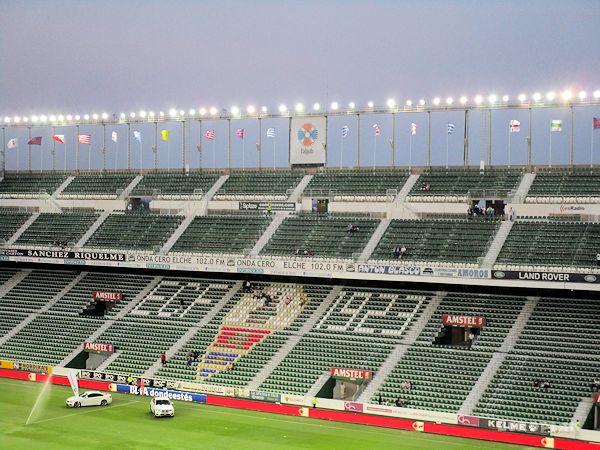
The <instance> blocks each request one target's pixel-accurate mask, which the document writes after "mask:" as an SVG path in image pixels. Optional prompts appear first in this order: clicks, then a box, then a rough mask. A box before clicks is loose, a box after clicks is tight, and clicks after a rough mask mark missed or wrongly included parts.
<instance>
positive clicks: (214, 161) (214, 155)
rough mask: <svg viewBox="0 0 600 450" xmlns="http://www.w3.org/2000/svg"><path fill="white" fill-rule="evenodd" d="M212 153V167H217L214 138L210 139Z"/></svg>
mask: <svg viewBox="0 0 600 450" xmlns="http://www.w3.org/2000/svg"><path fill="white" fill-rule="evenodd" d="M212 154H213V169H216V168H217V156H216V153H215V139H214V138H213V140H212Z"/></svg>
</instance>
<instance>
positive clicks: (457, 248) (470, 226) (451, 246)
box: [371, 218, 500, 264]
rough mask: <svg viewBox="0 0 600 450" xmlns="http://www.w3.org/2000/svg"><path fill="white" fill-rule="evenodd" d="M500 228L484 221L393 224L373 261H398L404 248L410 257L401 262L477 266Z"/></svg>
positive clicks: (418, 221) (378, 246) (414, 221)
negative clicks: (397, 256) (459, 263)
mask: <svg viewBox="0 0 600 450" xmlns="http://www.w3.org/2000/svg"><path fill="white" fill-rule="evenodd" d="M499 224H500V222H499V221H496V220H484V219H480V218H473V219H439V220H438V219H428V220H392V221H391V223H390V225H389V227H388V229H387V230H386V232H385V233H384V235H383V236H382V238H381V240H380V241H379V243H378V244H377V247H376V248H375V251H374V252H373V254H372V255H371V259H375V260H392V259H395V255H394V249H395V248H396V247H397V246H400V247H405V248H406V253H405V254H404V255H403V256H402V258H401V259H400V260H398V261H430V262H461V263H467V264H477V258H480V257H483V256H485V254H486V252H487V250H488V247H489V244H490V242H491V240H492V239H493V237H494V235H495V233H496V231H497V229H498V227H499Z"/></svg>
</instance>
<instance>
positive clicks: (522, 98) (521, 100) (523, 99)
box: [519, 94, 527, 102]
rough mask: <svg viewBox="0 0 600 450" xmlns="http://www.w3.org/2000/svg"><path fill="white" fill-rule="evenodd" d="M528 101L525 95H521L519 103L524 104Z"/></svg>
mask: <svg viewBox="0 0 600 450" xmlns="http://www.w3.org/2000/svg"><path fill="white" fill-rule="evenodd" d="M526 100H527V96H526V95H525V94H519V101H520V102H524V101H526Z"/></svg>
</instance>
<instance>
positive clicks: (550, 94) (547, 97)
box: [546, 91, 556, 102]
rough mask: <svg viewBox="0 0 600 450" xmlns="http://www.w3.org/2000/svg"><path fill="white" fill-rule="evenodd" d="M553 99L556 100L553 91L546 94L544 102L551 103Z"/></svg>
mask: <svg viewBox="0 0 600 450" xmlns="http://www.w3.org/2000/svg"><path fill="white" fill-rule="evenodd" d="M555 98H556V94H555V93H554V91H550V92H548V93H547V94H546V100H548V101H549V102H551V101H552V100H554V99H555Z"/></svg>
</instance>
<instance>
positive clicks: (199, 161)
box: [196, 119, 202, 170]
mask: <svg viewBox="0 0 600 450" xmlns="http://www.w3.org/2000/svg"><path fill="white" fill-rule="evenodd" d="M198 126H199V127H200V141H199V142H198V145H197V146H196V148H197V149H198V170H202V119H200V120H198Z"/></svg>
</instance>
